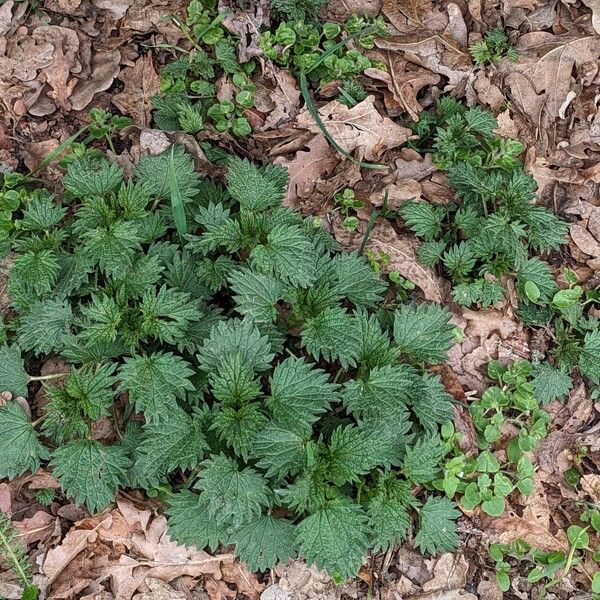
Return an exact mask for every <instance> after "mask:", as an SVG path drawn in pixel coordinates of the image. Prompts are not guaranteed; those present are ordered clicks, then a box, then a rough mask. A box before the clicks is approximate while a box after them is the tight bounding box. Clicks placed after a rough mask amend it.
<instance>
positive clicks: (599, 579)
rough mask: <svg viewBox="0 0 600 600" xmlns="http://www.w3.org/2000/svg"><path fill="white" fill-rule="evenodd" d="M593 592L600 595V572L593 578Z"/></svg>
mask: <svg viewBox="0 0 600 600" xmlns="http://www.w3.org/2000/svg"><path fill="white" fill-rule="evenodd" d="M592 592H594V593H595V594H600V571H598V572H596V573H594V576H593V577H592Z"/></svg>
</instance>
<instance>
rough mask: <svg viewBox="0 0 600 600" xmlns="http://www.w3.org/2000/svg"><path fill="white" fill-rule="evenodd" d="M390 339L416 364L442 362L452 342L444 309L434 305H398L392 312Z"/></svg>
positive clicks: (448, 318) (452, 334)
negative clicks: (392, 338) (392, 326)
mask: <svg viewBox="0 0 600 600" xmlns="http://www.w3.org/2000/svg"><path fill="white" fill-rule="evenodd" d="M394 339H395V340H396V343H397V344H398V348H399V349H400V350H401V352H402V353H403V354H406V355H408V356H409V357H410V358H413V359H414V360H416V361H419V362H425V363H429V364H436V363H439V362H441V361H443V360H445V359H446V357H447V354H448V350H450V348H451V347H452V341H453V339H454V326H453V325H452V324H451V323H450V313H449V312H448V309H447V308H446V307H445V306H439V305H437V304H415V303H411V304H403V305H401V306H400V308H399V309H397V310H396V312H395V313H394Z"/></svg>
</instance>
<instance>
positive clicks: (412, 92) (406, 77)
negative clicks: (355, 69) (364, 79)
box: [365, 51, 441, 121]
mask: <svg viewBox="0 0 600 600" xmlns="http://www.w3.org/2000/svg"><path fill="white" fill-rule="evenodd" d="M384 57H385V62H386V64H387V69H386V70H382V69H376V68H370V69H367V70H366V71H365V75H367V76H368V77H371V78H372V79H375V80H377V81H382V82H383V83H385V85H386V86H387V88H388V92H386V93H384V102H385V106H386V108H387V111H388V113H389V115H390V116H392V117H397V116H399V115H401V114H402V113H408V116H409V117H410V118H411V119H412V120H413V121H418V120H419V113H420V112H421V111H422V110H423V108H422V107H421V105H420V104H419V102H418V100H417V95H418V94H419V92H420V91H421V89H423V88H424V87H426V86H432V85H437V84H438V83H439V82H440V79H441V78H440V76H439V75H437V74H436V73H432V72H431V71H428V70H427V69H422V68H420V67H418V66H416V65H414V64H412V63H409V62H408V61H407V60H405V59H403V58H402V57H401V55H400V54H398V53H392V52H390V51H388V52H386V53H385V54H384Z"/></svg>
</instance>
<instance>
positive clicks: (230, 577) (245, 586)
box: [221, 560, 265, 600]
mask: <svg viewBox="0 0 600 600" xmlns="http://www.w3.org/2000/svg"><path fill="white" fill-rule="evenodd" d="M221 575H222V576H223V581H226V582H227V583H230V584H233V585H235V587H236V588H237V591H238V594H244V595H246V596H248V598H250V600H259V597H260V594H261V592H262V591H263V590H264V589H265V586H264V585H263V584H262V583H259V581H258V579H257V578H256V575H255V574H254V573H251V572H250V571H249V569H248V567H247V566H246V565H245V564H244V563H242V562H240V561H239V560H236V561H235V562H223V563H222V564H221Z"/></svg>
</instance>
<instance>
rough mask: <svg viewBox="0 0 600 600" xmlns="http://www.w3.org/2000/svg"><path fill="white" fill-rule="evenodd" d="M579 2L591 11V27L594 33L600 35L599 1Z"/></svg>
mask: <svg viewBox="0 0 600 600" xmlns="http://www.w3.org/2000/svg"><path fill="white" fill-rule="evenodd" d="M581 1H582V2H583V4H585V6H587V7H588V8H590V9H591V10H592V27H593V28H594V31H595V32H596V33H600V0H581Z"/></svg>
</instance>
